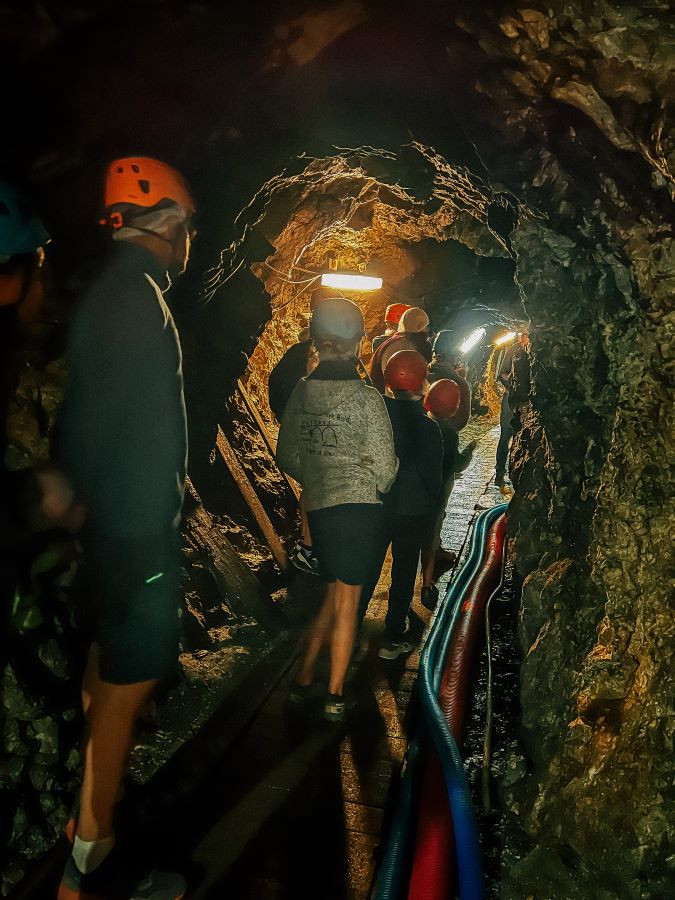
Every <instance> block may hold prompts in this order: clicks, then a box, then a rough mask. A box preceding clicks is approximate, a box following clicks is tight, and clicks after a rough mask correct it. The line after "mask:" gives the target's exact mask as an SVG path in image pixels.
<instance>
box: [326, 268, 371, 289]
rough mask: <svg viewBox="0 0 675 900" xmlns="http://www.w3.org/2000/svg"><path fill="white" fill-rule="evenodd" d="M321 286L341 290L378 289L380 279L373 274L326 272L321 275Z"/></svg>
mask: <svg viewBox="0 0 675 900" xmlns="http://www.w3.org/2000/svg"><path fill="white" fill-rule="evenodd" d="M321 286H322V287H331V288H338V289H339V290H342V291H358V292H359V293H360V292H362V291H379V289H380V288H381V287H382V279H381V278H378V277H376V276H374V275H353V274H351V273H349V272H326V273H325V274H323V275H322V276H321Z"/></svg>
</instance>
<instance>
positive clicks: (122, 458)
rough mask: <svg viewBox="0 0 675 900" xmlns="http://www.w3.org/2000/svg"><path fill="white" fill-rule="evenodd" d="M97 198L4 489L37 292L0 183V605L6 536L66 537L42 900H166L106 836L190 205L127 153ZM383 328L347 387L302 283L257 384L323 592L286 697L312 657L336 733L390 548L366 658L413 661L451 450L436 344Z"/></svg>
mask: <svg viewBox="0 0 675 900" xmlns="http://www.w3.org/2000/svg"><path fill="white" fill-rule="evenodd" d="M103 194H104V201H103V206H104V208H105V224H106V227H107V228H108V231H109V234H110V237H111V242H112V248H111V249H112V252H111V254H110V257H109V259H108V260H107V262H105V264H103V265H102V267H101V268H100V270H99V272H98V274H97V277H96V278H95V279H94V281H93V283H92V284H91V285H90V287H89V288H88V289H87V291H86V293H85V295H84V297H83V298H82V300H81V302H80V304H79V306H78V308H77V311H76V314H75V316H74V318H73V321H72V323H71V327H70V334H69V342H68V350H67V365H68V377H67V383H66V388H65V396H64V400H63V404H62V408H61V411H60V415H59V419H58V424H57V428H56V434H55V438H54V442H53V461H52V462H51V463H50V464H49V465H47V466H43V467H40V468H36V469H34V470H33V471H32V472H24V473H14V472H10V471H8V470H7V469H6V467H5V465H4V451H5V449H6V443H5V429H4V419H5V414H6V411H7V405H8V402H9V397H10V394H11V390H12V386H13V383H12V374H11V365H10V360H11V349H12V344H13V341H14V337H15V335H16V334H17V332H18V329H19V328H20V325H21V317H22V315H23V311H24V310H25V309H26V304H27V297H30V296H32V294H33V293H34V292H35V291H36V290H38V289H39V284H40V277H41V276H40V273H41V266H42V261H43V259H44V247H45V245H46V244H47V242H48V241H49V237H48V235H47V233H46V231H45V230H44V228H43V226H42V225H41V223H40V222H39V220H38V219H37V218H36V217H35V216H34V215H33V214H32V213H31V212H30V210H29V209H28V207H27V205H26V203H25V202H24V201H23V200H22V199H21V198H20V197H19V195H18V194H17V192H16V191H15V190H14V188H13V187H12V186H11V185H10V184H9V183H6V182H2V181H0V326H2V327H0V338H1V339H2V348H0V349H1V350H2V371H1V372H0V374H1V375H2V378H1V380H0V415H1V416H2V423H1V424H2V426H3V427H2V428H0V436H1V440H0V450H1V451H2V457H3V459H2V463H1V465H0V490H1V492H2V504H0V528H1V529H2V537H3V540H2V542H1V543H2V548H3V549H2V550H0V554H4V555H3V559H2V560H0V562H2V563H3V565H2V566H1V567H0V568H1V569H2V588H3V599H4V598H5V595H9V591H10V589H12V586H11V571H12V565H11V556H12V549H11V548H12V546H13V545H12V540H13V538H14V537H15V536H16V535H21V534H25V533H27V531H28V530H29V529H30V528H31V527H32V524H31V523H34V522H35V521H38V520H39V521H41V522H42V523H48V524H50V525H53V526H58V527H67V528H68V529H70V530H71V531H77V533H78V536H79V539H80V542H81V544H82V546H83V548H84V553H85V558H86V561H87V570H88V575H89V585H90V616H89V618H90V628H91V633H90V637H91V648H90V652H89V656H88V663H87V667H86V672H85V677H84V684H83V690H82V706H83V713H84V720H85V723H86V730H85V736H84V740H83V744H82V748H81V749H82V760H83V772H82V788H81V791H80V794H79V797H78V799H77V802H76V804H75V805H74V807H73V810H72V814H71V817H70V821H69V823H68V828H67V835H68V839H69V840H70V841H71V844H72V852H71V854H70V856H69V857H68V860H67V863H66V866H65V870H64V872H63V875H62V878H61V882H60V886H59V889H58V900H83V898H85V897H86V898H90V900H92V898H101V900H103V898H107V897H111V896H124V897H131V898H134V900H164V898H169V897H170V898H180V897H182V896H183V894H184V892H185V890H186V883H185V880H184V879H183V878H182V876H180V875H178V874H176V873H171V872H164V871H161V870H158V869H151V868H150V866H148V870H147V871H144V872H140V873H139V871H138V869H137V867H134V866H129V865H128V860H127V856H126V855H125V853H126V851H125V850H122V849H121V848H120V847H119V846H118V845H117V844H116V840H115V829H116V811H117V809H118V804H119V802H120V797H121V796H122V793H123V778H124V773H125V770H126V766H127V762H128V758H129V754H130V751H131V747H132V744H133V735H134V728H135V725H136V723H137V721H138V719H139V717H140V716H141V715H142V713H143V711H144V709H145V708H146V706H147V704H148V702H149V700H150V697H151V695H152V693H153V691H154V689H155V687H156V685H157V684H158V682H159V681H160V680H162V679H165V678H166V677H167V676H169V675H172V674H173V673H174V671H175V669H176V665H177V659H178V651H179V610H180V584H179V569H180V543H179V537H178V527H179V522H180V514H181V505H182V500H183V492H184V484H185V473H186V457H187V429H186V414H185V403H184V397H183V376H182V361H181V349H180V342H179V338H178V332H177V330H176V327H175V324H174V321H173V318H172V315H171V312H170V310H169V307H168V305H167V303H166V300H165V293H166V291H167V290H168V288H169V287H170V284H171V278H173V277H175V276H178V275H180V274H181V273H182V272H183V271H184V270H185V268H186V265H187V263H188V259H189V255H190V248H191V241H192V239H193V238H194V235H195V229H194V218H195V212H196V204H195V202H194V200H193V197H192V194H191V191H190V188H189V187H188V185H187V183H186V182H185V180H184V178H183V177H182V176H181V174H180V173H179V172H177V171H176V170H175V169H173V168H172V167H170V166H168V165H167V164H165V163H163V162H161V161H159V160H155V159H150V158H147V157H125V158H121V159H117V160H114V161H113V162H112V163H110V165H109V166H108V169H107V172H106V176H105V186H104V191H103ZM386 325H387V332H388V333H387V334H386V335H385V336H384V338H383V340H382V341H381V342H380V345H379V346H378V347H377V348H376V352H375V354H374V356H373V360H372V365H371V369H370V377H369V378H368V377H366V378H364V377H362V375H363V374H364V372H363V366H362V364H361V363H360V345H361V341H362V339H363V338H364V336H365V328H364V320H363V316H362V314H361V311H360V309H359V308H358V306H356V305H355V304H354V303H352V302H351V301H349V300H347V299H345V298H344V297H342V296H336V295H334V293H333V292H332V291H327V290H326V289H319V290H317V291H316V292H315V293H314V295H313V297H312V315H311V323H310V326H309V332H308V333H307V334H305V335H303V336H302V338H303V339H302V340H301V341H300V342H299V344H298V345H296V348H295V349H293V350H292V352H291V351H289V354H288V359H287V371H286V374H285V375H283V377H281V378H280V377H278V376H279V373H273V374H272V375H271V378H270V403H271V405H272V408H273V409H274V411H275V413H276V414H277V416H278V417H279V418H280V420H281V428H280V433H279V442H278V447H277V459H278V462H279V465H280V466H281V467H282V468H283V469H284V470H285V471H286V472H287V473H288V474H289V475H290V476H292V477H293V478H294V479H296V480H297V481H298V482H299V483H300V484H301V485H302V488H303V495H302V509H303V514H304V517H305V525H304V531H303V542H302V547H304V548H305V561H306V563H307V565H308V566H309V567H310V569H312V570H313V571H317V572H318V573H319V574H320V575H321V577H322V578H323V579H324V580H325V582H326V592H325V597H324V600H323V604H322V606H321V609H320V610H319V612H318V614H317V616H316V618H315V620H314V622H313V624H312V627H311V628H310V630H309V633H308V636H307V640H306V644H305V648H304V652H303V655H302V659H301V663H300V666H299V669H298V672H297V677H296V682H295V684H294V686H293V689H292V691H291V700H292V702H294V703H296V704H300V705H302V704H303V703H304V702H305V701H306V700H307V699H308V698H309V697H310V696H315V695H316V690H317V688H316V684H315V667H316V662H317V658H318V656H319V653H320V651H321V649H322V647H323V646H324V645H325V644H329V646H330V653H331V673H330V681H329V684H328V686H327V691H326V695H325V698H324V715H325V717H326V718H327V719H329V720H331V721H340V720H342V719H343V718H344V715H345V709H346V707H345V700H344V682H345V676H346V673H347V669H348V666H349V663H350V659H351V657H352V653H353V649H354V642H355V636H356V634H357V631H358V629H359V626H360V622H361V620H362V619H363V617H364V615H365V613H366V609H367V606H368V602H369V600H370V598H371V596H372V593H373V591H374V588H375V585H376V584H377V581H378V578H379V575H380V571H381V568H382V563H383V560H384V557H385V554H386V551H387V548H388V547H389V546H390V545H391V547H392V550H393V568H392V583H391V588H390V592H389V609H388V613H387V619H386V634H385V640H384V643H383V645H382V648H381V650H380V655H381V656H383V657H384V658H387V659H394V658H396V657H397V656H399V655H400V654H402V653H406V652H409V650H410V649H411V648H412V641H411V639H410V636H409V632H408V629H407V616H408V611H409V608H410V604H411V601H412V595H413V591H414V585H415V579H416V573H417V568H418V564H419V560H420V555H421V554H422V559H423V562H424V586H423V595H422V601H423V603H424V604H425V605H426V606H427V607H428V608H433V606H434V604H435V601H436V599H437V596H438V594H437V592H436V591H435V588H434V585H433V560H434V555H435V552H436V550H437V549H438V541H439V534H440V527H441V523H442V519H443V513H444V510H445V506H446V504H447V498H448V494H449V491H450V490H451V487H452V481H453V479H454V477H455V474H456V472H458V471H461V469H462V468H463V467H464V466H465V465H466V464H467V462H468V459H469V458H470V454H471V449H472V448H471V446H469V447H468V448H467V449H466V450H465V451H464V453H463V454H460V453H459V452H458V443H459V441H458V432H459V430H461V428H462V427H463V425H465V424H466V422H467V420H468V416H469V409H470V390H469V386H468V384H467V382H466V380H465V379H464V378H463V376H462V374H461V372H460V371H459V366H458V365H457V360H455V359H454V358H452V355H449V350H448V348H449V347H450V346H451V345H452V347H453V348H454V343H455V342H454V339H450V340H449V339H448V333H447V332H440V334H439V335H438V336H437V338H436V341H435V343H434V345H433V347H432V345H431V343H430V341H429V337H428V334H427V332H428V326H429V320H428V317H427V315H426V313H425V312H424V310H422V309H419V308H417V307H408V306H407V305H406V304H400V303H399V304H392V305H391V306H390V307H389V309H388V312H387V322H386ZM446 344H447V347H446ZM289 373H291V374H289ZM31 504H32V506H33V507H34V508H31V509H29V507H31ZM8 548H9V549H8ZM5 563H7V565H5ZM8 573H10V574H8Z"/></svg>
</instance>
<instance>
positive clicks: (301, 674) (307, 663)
mask: <svg viewBox="0 0 675 900" xmlns="http://www.w3.org/2000/svg"><path fill="white" fill-rule="evenodd" d="M334 595H335V584H334V583H331V584H328V585H327V586H326V596H325V597H324V601H323V604H322V606H321V609H320V610H319V612H318V613H317V616H316V618H315V619H314V621H313V622H312V624H311V626H310V629H309V632H308V634H307V639H306V643H305V651H304V653H303V655H302V660H301V662H300V670H299V671H298V674H297V677H296V681H297V683H298V684H299V685H303V686H306V685H308V684H311V683H312V682H313V681H314V667H315V666H316V661H317V659H318V658H319V653H321V648H322V647H323V645H324V644H325V643H326V641H327V639H328V635H329V633H330V631H331V628H332V626H333V620H334V618H335V603H334Z"/></svg>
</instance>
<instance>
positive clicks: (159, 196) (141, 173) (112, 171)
mask: <svg viewBox="0 0 675 900" xmlns="http://www.w3.org/2000/svg"><path fill="white" fill-rule="evenodd" d="M163 200H169V201H171V202H173V203H175V204H177V205H178V206H182V207H183V208H184V209H186V210H188V211H189V212H190V213H194V212H196V207H195V201H194V200H193V199H192V194H191V193H190V189H189V187H188V185H187V182H186V181H185V179H184V178H183V176H182V175H181V174H180V172H177V171H176V169H173V168H172V167H171V166H168V165H167V164H166V163H163V162H160V161H159V160H158V159H150V157H147V156H127V157H125V158H124V159H115V160H113V161H112V162H111V163H110V165H109V166H108V170H107V172H106V175H105V193H104V201H103V202H104V205H105V208H106V209H110V207H111V206H115V205H117V204H118V203H129V204H131V205H133V206H142V207H144V208H146V209H149V208H151V207H153V206H157V204H158V203H161V202H162V201H163Z"/></svg>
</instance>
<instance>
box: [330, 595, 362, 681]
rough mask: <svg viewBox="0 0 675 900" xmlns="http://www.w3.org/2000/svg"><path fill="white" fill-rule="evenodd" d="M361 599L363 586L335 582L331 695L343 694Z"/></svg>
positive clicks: (331, 650) (331, 649)
mask: <svg viewBox="0 0 675 900" xmlns="http://www.w3.org/2000/svg"><path fill="white" fill-rule="evenodd" d="M360 597H361V585H360V584H359V585H353V584H344V582H342V581H336V582H335V592H334V608H335V622H334V625H333V633H332V635H331V644H330V682H329V683H328V692H329V693H330V694H340V695H341V694H342V690H343V688H344V683H345V676H346V674H347V669H348V668H349V661H350V659H351V656H352V649H353V647H354V635H355V634H356V614H357V611H358V608H359V599H360Z"/></svg>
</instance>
